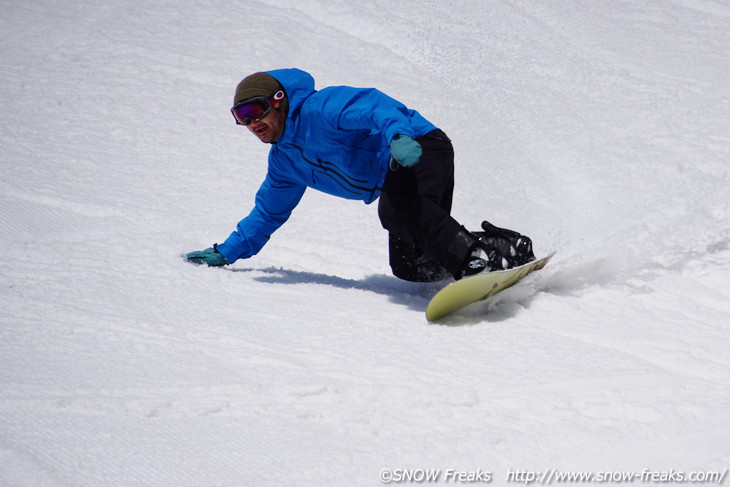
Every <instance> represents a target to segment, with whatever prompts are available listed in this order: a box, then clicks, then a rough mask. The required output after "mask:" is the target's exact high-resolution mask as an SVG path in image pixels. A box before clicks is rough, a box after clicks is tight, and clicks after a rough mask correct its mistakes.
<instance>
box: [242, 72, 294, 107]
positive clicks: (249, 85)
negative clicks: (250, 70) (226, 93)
mask: <svg viewBox="0 0 730 487" xmlns="http://www.w3.org/2000/svg"><path fill="white" fill-rule="evenodd" d="M279 90H282V91H283V90H284V88H283V87H282V86H281V85H280V84H279V82H278V81H276V78H274V77H273V76H271V75H270V74H267V73H254V74H252V75H249V76H246V77H245V78H243V80H242V81H241V82H240V83H238V86H237V87H236V94H235V96H234V97H233V104H234V105H235V104H236V103H240V102H242V101H244V100H248V99H249V98H254V97H256V96H263V97H266V98H269V97H271V96H273V95H274V93H276V92H277V91H279ZM288 108H289V100H287V99H286V98H284V100H282V102H281V109H282V110H287V109H288Z"/></svg>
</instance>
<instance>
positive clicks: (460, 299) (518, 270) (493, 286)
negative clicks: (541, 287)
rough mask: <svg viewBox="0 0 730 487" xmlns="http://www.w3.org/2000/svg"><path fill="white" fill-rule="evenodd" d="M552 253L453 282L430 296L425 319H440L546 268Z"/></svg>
mask: <svg viewBox="0 0 730 487" xmlns="http://www.w3.org/2000/svg"><path fill="white" fill-rule="evenodd" d="M553 255H555V254H550V255H548V256H547V257H543V258H542V259H538V260H535V261H533V262H530V263H527V264H525V265H521V266H519V267H514V268H512V269H507V270H506V271H494V272H486V273H483V274H477V275H475V276H470V277H465V278H463V279H459V280H458V281H455V282H452V283H451V284H449V285H447V286H446V287H444V288H443V289H442V290H440V291H439V292H438V293H436V295H435V296H434V297H433V298H431V301H429V303H428V307H427V308H426V319H427V320H428V321H436V320H439V319H441V318H443V317H444V316H446V315H449V314H451V313H453V312H454V311H458V310H460V309H461V308H463V307H465V306H468V305H470V304H472V303H476V302H478V301H482V300H485V299H487V298H489V297H491V296H494V295H495V294H497V293H499V292H501V291H504V290H505V289H507V288H508V287H511V286H514V285H515V284H517V283H518V282H520V281H521V280H522V279H524V278H525V276H528V275H529V274H531V273H533V272H534V271H537V270H540V269H542V268H543V267H545V266H546V265H547V263H548V261H549V260H550V259H551V258H552V256H553Z"/></svg>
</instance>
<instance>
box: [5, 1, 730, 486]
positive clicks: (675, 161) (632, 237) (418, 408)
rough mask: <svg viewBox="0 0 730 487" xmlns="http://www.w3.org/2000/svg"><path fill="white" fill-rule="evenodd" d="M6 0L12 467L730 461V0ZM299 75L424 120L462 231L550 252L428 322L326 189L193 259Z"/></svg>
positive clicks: (267, 479)
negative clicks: (237, 106) (526, 273)
mask: <svg viewBox="0 0 730 487" xmlns="http://www.w3.org/2000/svg"><path fill="white" fill-rule="evenodd" d="M0 11H2V14H0V60H1V61H2V71H0V95H2V96H0V112H1V113H2V124H0V157H1V161H2V172H1V173H0V248H2V256H3V258H2V259H1V261H0V285H1V286H2V290H1V292H0V485H2V486H13V487H15V486H101V485H103V486H120V487H121V486H143V485H144V486H147V485H149V486H180V485H185V486H235V485H250V486H285V485H286V486H299V485H302V486H340V485H358V486H359V485H363V486H366V485H380V472H381V470H383V469H393V470H395V469H399V468H423V469H441V470H446V469H457V470H463V471H477V470H479V469H481V470H482V471H489V472H491V473H492V474H493V476H492V479H493V482H492V484H493V485H502V484H505V483H506V482H507V480H508V476H509V474H510V471H515V470H518V469H523V470H535V471H538V470H541V471H542V470H544V469H546V468H555V469H559V470H561V471H576V470H581V471H595V472H598V471H606V470H612V471H618V470H626V471H641V470H642V469H644V468H648V469H653V470H662V469H663V470H669V469H672V468H673V469H675V470H682V471H685V472H690V471H722V470H723V469H725V468H726V467H728V466H730V415H728V414H727V413H728V411H730V387H728V384H729V383H730V325H729V323H730V263H729V262H730V213H729V209H728V204H729V203H730V198H729V197H728V188H730V178H729V177H728V167H729V165H728V161H729V160H730V83H728V79H730V5H729V4H728V2H726V1H720V0H641V1H626V0H614V1H610V2H574V1H567V0H566V1H553V0H530V1H527V2H522V1H520V2H518V1H513V0H501V1H489V2H483V1H481V0H464V1H439V2H435V1H433V2H432V1H425V2H424V1H420V0H418V1H416V0H408V1H397V2H392V1H388V2H386V1H381V0H377V1H371V2H361V1H356V0H326V1H325V0H283V1H277V2H274V1H269V0H259V1H245V2H223V1H218V0H203V1H193V0H174V1H172V0H162V1H158V2H136V1H131V0H115V1H113V2H109V1H106V0H103V1H102V0H82V1H78V2H56V1H51V0H37V1H33V2H20V1H12V0H2V1H0ZM279 67H299V68H302V69H305V70H308V71H310V72H311V73H312V74H313V75H314V77H315V79H316V80H317V86H318V87H319V88H322V87H325V86H329V85H340V84H346V85H353V86H364V87H369V86H374V87H377V88H379V89H381V90H383V91H385V92H386V93H388V94H390V95H391V96H393V97H395V98H397V99H399V100H401V101H403V102H405V103H406V104H408V105H409V106H410V107H412V108H415V109H417V110H419V111H420V112H421V113H422V114H424V115H425V116H426V117H427V118H429V119H431V120H432V121H434V122H435V123H436V124H437V125H438V126H440V127H441V128H442V129H443V130H444V131H446V133H447V134H449V136H450V137H451V138H452V139H453V141H454V145H455V148H456V159H457V169H456V178H457V182H456V196H455V203H454V215H455V216H456V217H457V219H458V220H459V221H460V222H462V223H463V224H465V225H466V226H467V227H470V228H473V229H476V228H477V227H478V225H479V222H480V221H481V220H482V219H489V220H490V221H492V222H493V223H495V224H497V225H502V226H508V227H511V228H515V229H517V230H520V231H522V232H523V233H526V234H528V235H530V236H531V237H532V238H533V240H534V242H535V248H536V252H537V254H539V255H545V254H547V253H548V252H553V251H555V252H557V255H556V257H555V258H554V259H553V261H552V262H551V264H550V265H549V266H548V267H547V268H546V269H544V270H543V271H540V272H539V273H537V274H535V275H534V278H532V279H529V280H528V282H525V283H523V284H522V285H520V286H518V287H516V288H514V289H512V290H510V291H507V292H505V293H504V294H503V295H501V297H499V298H497V299H495V300H494V301H492V302H487V303H482V304H479V305H476V306H473V307H471V308H469V309H467V310H465V311H464V312H462V313H458V314H456V315H454V316H452V317H451V318H449V319H446V320H444V321H443V322H442V323H440V324H436V325H432V324H427V323H426V321H425V318H424V310H425V308H426V304H427V302H428V299H429V298H430V297H431V296H432V295H433V294H434V293H435V292H436V291H437V289H438V288H439V286H440V285H442V284H443V283H442V284H412V283H406V282H401V281H399V280H397V279H396V278H394V277H392V276H391V275H390V274H389V268H388V264H387V249H386V234H385V232H384V231H383V230H382V229H381V228H380V225H379V222H378V219H377V212H376V208H375V205H371V206H365V205H363V204H362V203H358V202H351V201H344V200H337V199H334V198H333V197H329V196H326V195H322V194H318V193H316V192H314V191H310V192H308V194H307V195H305V198H304V200H303V202H302V204H301V205H300V207H299V208H298V209H297V210H296V211H295V213H294V215H293V216H292V218H291V220H290V221H289V222H288V223H287V225H285V226H284V227H283V228H282V229H281V230H280V231H279V232H277V233H276V234H275V235H274V237H273V238H272V239H271V241H270V243H269V245H268V246H267V247H265V248H264V250H263V251H262V252H261V253H260V254H259V255H258V256H256V257H255V258H252V259H250V260H243V261H239V262H236V263H235V264H234V265H232V266H229V267H227V268H225V269H213V268H207V267H195V266H192V265H190V264H187V263H185V262H183V260H182V259H181V257H180V255H181V254H182V253H184V252H188V251H191V250H199V249H202V248H205V247H208V246H210V245H211V244H212V243H213V242H216V241H222V240H223V239H225V238H226V237H227V236H228V234H229V233H230V232H231V231H232V230H233V228H234V226H235V224H236V222H237V221H238V220H239V219H240V218H242V217H243V216H245V215H246V214H247V213H248V211H249V210H250V208H251V205H252V202H253V196H254V193H255V191H256V189H257V188H258V185H259V183H260V181H261V180H262V178H263V176H264V174H265V170H266V164H265V157H266V154H267V151H268V147H267V146H266V145H264V144H261V143H260V142H258V141H257V140H256V139H255V137H253V136H252V135H250V134H249V133H247V131H246V130H245V129H243V128H242V127H239V126H236V125H235V124H234V123H233V120H232V119H231V116H230V113H229V112H228V110H229V108H230V103H231V101H232V97H233V92H234V89H235V86H236V84H237V83H238V81H239V80H240V79H241V78H243V77H244V76H246V75H248V74H250V73H252V72H255V71H259V70H264V69H273V68H279ZM386 475H387V474H386ZM441 480H442V481H444V478H443V477H442V478H441ZM512 480H514V476H513V478H512Z"/></svg>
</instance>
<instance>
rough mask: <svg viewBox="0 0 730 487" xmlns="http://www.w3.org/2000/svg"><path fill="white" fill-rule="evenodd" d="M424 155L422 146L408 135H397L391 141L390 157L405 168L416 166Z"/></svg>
mask: <svg viewBox="0 0 730 487" xmlns="http://www.w3.org/2000/svg"><path fill="white" fill-rule="evenodd" d="M422 153H423V149H421V144H419V143H418V142H416V141H415V140H413V139H411V138H410V137H408V136H407V135H400V134H399V135H396V136H395V137H393V140H392V141H390V155H391V156H392V157H393V159H394V160H395V162H397V163H398V164H400V165H401V166H403V167H411V166H415V165H416V163H417V162H418V161H419V160H420V159H421V154H422Z"/></svg>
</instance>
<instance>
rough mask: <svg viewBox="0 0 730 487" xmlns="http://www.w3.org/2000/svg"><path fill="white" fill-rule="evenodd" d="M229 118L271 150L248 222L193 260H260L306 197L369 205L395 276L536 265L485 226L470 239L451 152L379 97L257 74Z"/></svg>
mask: <svg viewBox="0 0 730 487" xmlns="http://www.w3.org/2000/svg"><path fill="white" fill-rule="evenodd" d="M231 113H232V114H233V117H234V119H235V121H236V123H237V124H239V125H243V126H245V127H247V128H248V129H249V131H250V132H251V133H252V134H254V135H255V136H256V137H258V138H259V139H260V140H261V141H262V142H264V143H267V144H271V150H270V152H269V161H268V172H267V174H266V178H265V179H264V181H263V184H262V185H261V187H260V188H259V190H258V192H257V194H256V198H255V206H254V208H253V210H252V211H251V213H250V214H249V215H248V216H247V217H246V218H244V219H243V220H241V221H240V222H239V223H238V226H237V228H236V230H235V231H234V232H233V233H231V235H230V236H229V237H228V238H227V239H226V240H225V241H224V242H223V243H221V244H214V245H213V246H212V247H211V248H208V249H205V250H202V251H195V252H190V253H188V254H186V258H187V260H188V261H189V262H192V263H195V264H203V263H205V264H208V265H209V266H222V265H226V264H230V263H233V262H234V261H236V260H237V259H241V258H248V257H251V256H253V255H255V254H256V253H258V252H259V250H261V248H262V247H263V246H264V245H265V244H266V242H267V241H268V240H269V238H270V236H271V234H272V233H274V231H275V230H276V229H277V228H279V227H280V226H281V225H282V224H283V223H284V222H285V221H286V220H287V219H288V218H289V215H290V214H291V212H292V210H293V209H294V208H295V207H296V206H297V204H298V203H299V201H300V199H301V198H302V195H303V194H304V191H305V189H306V188H307V187H312V188H315V189H318V190H320V191H323V192H325V193H329V194H332V195H335V196H340V197H343V198H349V199H357V200H363V201H364V202H365V203H367V204H369V203H372V202H373V201H375V200H376V199H378V198H379V203H378V216H379V217H380V221H381V223H382V225H383V227H384V228H385V229H386V230H388V232H389V260H390V266H391V269H392V271H393V274H394V275H395V276H397V277H399V278H401V279H405V280H408V281H417V282H426V281H435V280H440V279H443V278H444V277H446V276H448V275H449V274H450V275H451V276H453V277H454V278H455V279H460V278H462V277H465V276H469V275H473V274H476V273H479V272H490V271H493V270H499V269H507V268H510V267H513V266H515V265H521V264H523V263H526V262H529V261H531V260H534V256H533V255H532V250H531V242H530V239H529V238H527V237H524V236H522V235H520V234H519V233H517V232H513V231H510V230H505V229H500V228H497V227H494V226H492V225H490V224H488V223H487V222H484V223H483V224H482V228H483V231H481V232H474V233H472V232H469V231H467V230H466V229H465V228H464V227H463V226H462V225H460V224H459V223H458V222H457V221H456V220H455V219H454V218H452V217H451V215H450V212H451V200H452V195H453V188H454V151H453V148H452V146H451V141H450V140H449V138H448V137H447V136H446V134H445V133H444V132H442V131H441V130H439V129H438V128H437V127H436V126H434V125H433V124H432V123H431V122H429V121H428V120H426V119H425V118H424V117H423V116H421V115H420V114H419V113H418V112H417V111H415V110H411V109H408V108H407V107H405V106H404V105H403V104H402V103H400V102H398V101H396V100H394V99H393V98H390V97H389V96H387V95H385V94H384V93H382V92H380V91H378V90H376V89H373V88H353V87H348V86H337V87H328V88H324V89H322V90H319V91H317V90H315V89H314V79H313V78H312V76H311V75H310V74H308V73H306V72H304V71H302V70H299V69H279V70H274V71H268V72H259V73H254V74H252V75H250V76H248V77H246V78H244V79H243V80H242V81H241V82H240V83H239V84H238V86H237V88H236V93H235V96H234V99H233V107H232V108H231Z"/></svg>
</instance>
